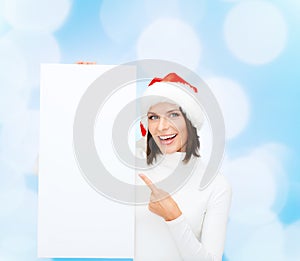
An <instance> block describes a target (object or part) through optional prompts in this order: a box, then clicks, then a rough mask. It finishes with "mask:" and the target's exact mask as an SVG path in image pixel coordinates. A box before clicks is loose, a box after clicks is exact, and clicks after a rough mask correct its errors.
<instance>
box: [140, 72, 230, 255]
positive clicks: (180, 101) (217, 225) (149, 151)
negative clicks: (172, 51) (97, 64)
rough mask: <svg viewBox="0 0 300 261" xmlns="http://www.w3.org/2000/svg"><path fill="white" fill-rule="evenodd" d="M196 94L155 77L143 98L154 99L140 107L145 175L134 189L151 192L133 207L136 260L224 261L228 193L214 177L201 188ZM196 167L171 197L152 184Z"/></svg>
mask: <svg viewBox="0 0 300 261" xmlns="http://www.w3.org/2000/svg"><path fill="white" fill-rule="evenodd" d="M197 91H198V90H197V88H196V87H194V86H192V85H190V84H189V83H187V82H186V81H185V80H184V79H182V78H181V77H179V76H178V75H177V74H175V73H170V74H168V75H167V76H166V77H164V78H162V79H160V78H154V79H153V80H152V81H151V82H150V84H149V86H148V88H147V90H146V92H145V93H144V96H145V97H153V98H151V99H148V103H147V102H146V104H143V110H144V111H145V113H146V114H147V120H144V121H143V122H142V123H141V131H142V135H143V136H144V142H139V143H138V147H137V154H138V155H140V156H141V155H145V156H146V160H147V164H148V165H149V170H147V171H145V172H144V173H142V174H140V178H141V179H140V181H138V184H142V183H145V184H146V185H147V186H148V187H149V192H150V199H149V204H148V205H144V206H137V207H136V253H135V259H134V260H135V261H146V260H155V261H177V260H178V261H179V260H185V261H186V260H197V261H204V260H205V261H213V260H214V261H216V260H217V261H221V260H222V255H223V250H224V242H225V235H226V225H227V220H228V213H229V207H230V202H231V188H230V185H229V184H228V182H227V181H226V179H225V177H224V176H223V175H221V174H218V175H217V176H216V177H215V178H214V180H213V181H212V182H211V183H210V184H209V186H208V187H206V188H205V189H204V190H200V189H199V185H200V181H201V178H202V175H203V172H204V171H203V164H202V162H201V157H200V154H199V148H200V141H199V137H198V130H199V129H200V127H201V124H202V123H203V120H204V117H203V113H202V110H201V108H200V106H199V105H198V104H197V102H196V101H195V99H194V98H193V93H195V92H197ZM154 95H155V96H154ZM149 101H150V102H149ZM195 163H197V164H196V165H195V166H196V167H195V168H193V171H192V173H190V177H189V179H188V181H187V182H186V183H185V184H184V185H183V186H182V187H181V188H180V189H179V190H177V191H175V193H173V194H172V195H171V194H169V193H171V192H174V191H171V192H170V191H166V190H162V189H160V188H159V187H158V186H157V185H156V184H155V183H157V182H160V181H162V180H167V179H172V173H174V169H176V168H178V167H179V166H180V167H181V170H183V172H185V170H186V171H191V168H189V166H190V165H191V164H195ZM182 174H186V173H182Z"/></svg>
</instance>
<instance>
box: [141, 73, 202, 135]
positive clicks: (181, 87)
mask: <svg viewBox="0 0 300 261" xmlns="http://www.w3.org/2000/svg"><path fill="white" fill-rule="evenodd" d="M197 92H198V89H197V88H196V87H195V86H193V85H191V84H189V83H188V82H186V81H185V80H184V79H182V78H181V77H180V76H178V75H177V74H176V73H169V74H168V75H166V76H165V77H164V78H154V79H153V80H152V81H151V82H150V83H149V85H148V88H147V89H146V91H145V92H144V94H143V97H147V99H145V101H143V102H142V113H143V114H144V115H146V114H147V112H148V110H149V109H150V107H151V106H152V105H154V104H157V103H159V102H170V103H174V104H177V105H178V106H180V107H181V109H182V110H183V111H184V113H185V114H186V116H187V118H188V119H189V120H190V121H191V123H192V124H193V126H194V127H196V128H197V129H200V128H201V126H202V123H203V121H204V114H203V111H202V108H201V106H200V104H199V102H198V100H197V98H196V97H195V95H196V93H197ZM140 128H141V133H142V136H146V134H147V118H143V119H142V121H141V123H140Z"/></svg>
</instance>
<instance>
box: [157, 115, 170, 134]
mask: <svg viewBox="0 0 300 261" xmlns="http://www.w3.org/2000/svg"><path fill="white" fill-rule="evenodd" d="M169 126H170V123H169V121H168V120H167V119H166V118H165V117H161V118H160V119H159V124H158V130H159V131H163V130H167V129H168V128H169Z"/></svg>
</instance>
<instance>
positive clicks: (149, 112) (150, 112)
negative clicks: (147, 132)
mask: <svg viewBox="0 0 300 261" xmlns="http://www.w3.org/2000/svg"><path fill="white" fill-rule="evenodd" d="M174 111H177V112H180V110H179V109H172V110H169V111H167V112H166V113H171V112H174ZM147 114H155V115H158V113H156V112H152V111H148V113H147Z"/></svg>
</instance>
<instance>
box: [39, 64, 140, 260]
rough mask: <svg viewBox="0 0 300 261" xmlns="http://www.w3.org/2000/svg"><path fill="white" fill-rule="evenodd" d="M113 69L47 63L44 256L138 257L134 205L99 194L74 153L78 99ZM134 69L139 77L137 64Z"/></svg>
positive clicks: (43, 136) (43, 69) (41, 195)
mask: <svg viewBox="0 0 300 261" xmlns="http://www.w3.org/2000/svg"><path fill="white" fill-rule="evenodd" d="M112 67H113V66H111V65H110V66H105V65H77V64H72V65H61V64H60V65H58V64H43V65H42V67H41V99H40V105H41V106H40V108H41V109H40V155H39V211H38V256H39V257H86V258H101V257H102V258H133V256H134V207H132V206H129V205H124V204H121V203H117V202H115V201H112V200H109V199H108V198H107V197H104V196H102V195H101V194H99V193H98V192H96V190H94V189H93V188H92V187H91V186H90V185H89V184H88V183H87V181H86V179H85V178H84V177H83V175H82V173H81V172H80V170H79V168H78V165H77V162H76V159H75V155H74V151H73V122H74V117H75V112H76V108H77V106H78V103H79V101H80V99H81V97H82V95H83V94H84V93H85V91H86V90H87V88H88V87H89V85H90V84H91V83H92V82H93V81H94V80H96V79H97V78H98V77H99V76H100V75H101V74H103V73H104V72H105V71H107V70H109V69H111V68H112ZM131 72H132V75H133V77H135V68H132V70H131ZM124 95H125V96H124ZM135 95H136V90H135V88H131V89H130V90H129V91H128V90H127V91H126V92H125V93H124V92H122V94H121V96H122V99H123V100H127V99H128V100H130V99H133V98H134V97H135ZM116 99H118V97H117V98H116ZM120 106H122V104H120ZM103 119H105V117H103ZM101 125H102V126H105V125H106V123H105V122H101ZM107 144H110V142H108V143H107ZM98 145H99V144H98ZM101 146H103V144H101ZM122 171H123V170H122ZM125 171H127V174H126V175H125V176H126V181H127V182H128V183H132V184H133V183H134V170H128V169H127V170H125ZM131 174H132V175H131ZM112 189H113V188H112Z"/></svg>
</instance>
